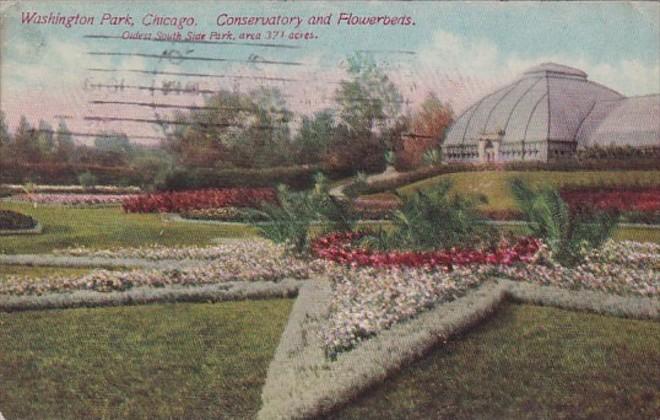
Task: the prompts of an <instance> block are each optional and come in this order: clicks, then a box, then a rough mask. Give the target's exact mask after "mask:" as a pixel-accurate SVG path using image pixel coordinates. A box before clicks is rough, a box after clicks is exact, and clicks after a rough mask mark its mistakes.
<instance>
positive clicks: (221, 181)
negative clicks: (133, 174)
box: [157, 165, 346, 191]
mask: <svg viewBox="0 0 660 420" xmlns="http://www.w3.org/2000/svg"><path fill="white" fill-rule="evenodd" d="M317 172H323V173H324V174H326V175H327V176H328V177H329V178H330V179H337V178H340V177H342V176H345V175H346V171H345V170H339V169H333V168H328V167H324V166H321V165H309V166H287V167H277V168H264V169H243V168H232V169H210V168H192V169H177V170H175V171H173V172H171V173H170V174H168V175H167V176H166V177H165V180H164V181H163V182H162V183H161V184H160V185H158V186H157V188H158V189H159V190H161V191H180V190H190V189H200V188H228V187H275V186H277V185H278V184H286V185H288V186H289V187H290V188H292V189H294V190H304V189H309V188H312V187H313V186H314V174H316V173H317Z"/></svg>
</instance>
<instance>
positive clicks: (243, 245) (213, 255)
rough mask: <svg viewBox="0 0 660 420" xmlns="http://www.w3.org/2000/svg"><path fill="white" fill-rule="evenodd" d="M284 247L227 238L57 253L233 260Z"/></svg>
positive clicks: (276, 251)
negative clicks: (206, 242)
mask: <svg viewBox="0 0 660 420" xmlns="http://www.w3.org/2000/svg"><path fill="white" fill-rule="evenodd" d="M282 252H283V251H282V248H281V247H279V246H277V245H275V244H273V243H272V242H269V241H266V240H262V239H257V238H254V239H250V240H249V241H248V240H231V239H230V240H224V241H223V242H222V243H221V244H220V245H214V246H185V247H183V246H181V247H166V246H162V245H151V246H143V247H136V248H114V249H100V250H99V249H90V248H85V247H79V248H66V249H57V250H55V251H54V252H53V253H54V254H57V255H68V256H73V257H101V258H142V259H146V260H154V261H156V260H186V259H192V260H217V259H223V260H232V259H246V258H247V259H249V260H251V261H256V260H259V259H261V258H264V259H266V258H268V257H269V256H272V255H273V253H274V254H275V255H281V254H282Z"/></svg>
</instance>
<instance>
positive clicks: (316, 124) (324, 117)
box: [293, 110, 335, 164]
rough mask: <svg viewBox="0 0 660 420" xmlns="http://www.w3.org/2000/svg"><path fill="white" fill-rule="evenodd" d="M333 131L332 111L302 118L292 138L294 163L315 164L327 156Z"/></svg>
mask: <svg viewBox="0 0 660 420" xmlns="http://www.w3.org/2000/svg"><path fill="white" fill-rule="evenodd" d="M334 130H335V121H334V116H333V113H332V111H330V110H323V111H320V112H317V113H316V114H314V116H313V117H308V116H304V117H303V118H302V124H301V126H300V130H299V131H298V133H297V134H296V137H295V138H294V141H293V142H294V148H295V156H296V163H299V164H310V163H317V162H319V161H321V159H322V158H323V157H324V156H325V155H326V154H327V152H328V146H329V144H330V142H331V140H332V136H333V133H334Z"/></svg>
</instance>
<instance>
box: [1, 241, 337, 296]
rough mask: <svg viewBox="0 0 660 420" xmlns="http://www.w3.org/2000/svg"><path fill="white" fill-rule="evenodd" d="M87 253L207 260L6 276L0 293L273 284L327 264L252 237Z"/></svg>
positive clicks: (312, 272) (321, 269) (27, 293)
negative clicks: (206, 244)
mask: <svg viewBox="0 0 660 420" xmlns="http://www.w3.org/2000/svg"><path fill="white" fill-rule="evenodd" d="M85 255H95V256H99V255H100V256H113V257H117V258H128V257H140V258H149V259H163V258H167V259H184V258H198V259H199V258H201V259H207V260H208V261H207V262H205V263H203V264H200V265H198V266H192V267H184V268H181V269H169V268H168V269H153V270H132V271H123V272H122V271H107V270H94V271H92V272H91V273H89V274H86V275H82V276H77V277H68V276H61V275H57V276H48V277H43V278H39V279H34V278H28V277H25V276H9V277H7V278H6V279H5V280H4V281H2V282H0V294H10V295H41V294H44V293H52V292H71V291H74V290H95V291H99V292H111V291H121V290H127V289H130V288H133V287H163V286H171V285H177V286H199V285H204V284H215V283H224V282H228V281H247V282H251V281H272V282H277V281H279V280H282V279H284V278H293V279H307V278H309V277H310V276H311V275H313V274H314V273H318V272H322V271H324V270H325V267H326V266H327V264H326V263H325V262H323V261H313V262H309V261H303V260H300V259H296V258H293V257H290V256H287V255H285V253H284V249H283V247H281V246H277V245H274V244H272V243H269V242H266V241H255V240H250V241H231V242H227V243H225V244H222V245H217V246H213V247H208V248H165V247H151V248H136V249H129V248H127V249H117V250H114V251H97V252H96V253H87V254H85Z"/></svg>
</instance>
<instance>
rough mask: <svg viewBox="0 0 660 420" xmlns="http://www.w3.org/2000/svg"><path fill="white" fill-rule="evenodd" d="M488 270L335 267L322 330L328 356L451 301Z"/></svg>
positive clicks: (478, 281)
mask: <svg viewBox="0 0 660 420" xmlns="http://www.w3.org/2000/svg"><path fill="white" fill-rule="evenodd" d="M488 271H490V269H489V268H488V267H485V266H478V267H473V268H465V267H462V268H458V269H456V270H454V271H452V272H444V271H430V270H426V269H422V268H373V267H365V268H359V269H350V268H345V267H333V268H332V269H331V270H330V278H331V280H332V284H333V296H332V301H331V304H330V316H329V324H328V326H327V328H326V329H325V330H324V331H323V333H322V334H323V345H324V347H325V351H326V354H328V355H329V356H330V357H333V356H334V355H335V354H336V353H337V352H339V351H342V350H347V349H350V348H353V347H355V346H356V345H357V344H358V343H359V342H360V341H362V340H363V339H365V338H368V337H370V336H373V335H376V334H377V333H378V332H380V331H382V330H385V329H388V328H390V327H391V326H392V325H393V324H395V323H397V322H400V321H403V320H406V319H409V318H412V317H413V316H415V315H417V314H418V313H419V312H421V311H423V310H425V309H429V308H431V307H433V306H434V305H435V304H437V303H439V302H444V301H449V300H453V299H454V298H456V297H457V296H460V295H462V294H463V293H464V292H465V291H466V290H467V289H469V288H471V287H474V286H476V285H478V284H480V283H481V282H482V280H483V279H484V278H485V277H484V275H485V274H486V273H487V272H488Z"/></svg>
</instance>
